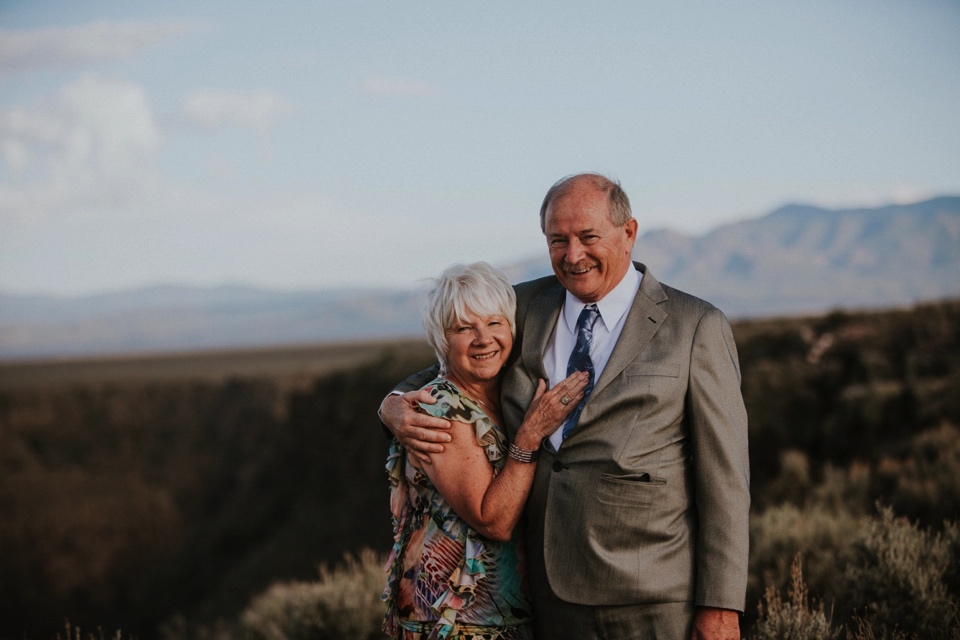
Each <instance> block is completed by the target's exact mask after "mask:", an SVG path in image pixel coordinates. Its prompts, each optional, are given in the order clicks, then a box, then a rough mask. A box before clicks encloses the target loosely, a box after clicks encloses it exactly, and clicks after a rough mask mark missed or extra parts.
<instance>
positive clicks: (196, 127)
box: [0, 0, 960, 295]
mask: <svg viewBox="0 0 960 640" xmlns="http://www.w3.org/2000/svg"><path fill="white" fill-rule="evenodd" d="M958 69H960V3H958V2H955V1H952V0H942V1H933V0H919V1H916V2H892V1H884V0H874V1H870V2H865V1H864V2H859V1H836V0H832V1H820V0H808V1H806V2H778V1H775V2H771V1H769V0H751V1H742V2H722V3H721V2H635V3H625V2H621V3H612V2H592V3H584V2H551V3H546V2H527V3H512V2H511V3H508V2H484V3H469V4H468V3H450V2H419V3H401V2H386V1H383V2H373V1H370V2H367V1H352V2H325V1H320V0H314V1H310V2H307V1H303V2H272V3H265V2H256V3H253V2H223V1H221V0H207V1H205V2H194V1H191V2H175V1H174V2H149V3H148V2H130V1H126V2H104V1H96V0H92V1H85V2H66V1H64V0H51V1H45V2H36V1H7V0H0V291H3V292H7V293H47V294H58V295H80V294H87V293H93V292H103V291H114V290H119V289H125V288H132V287H138V286H143V285H149V284H156V283H178V284H191V285H203V286H206V285H214V284H220V283H244V284H251V285H255V286H261V287H271V288H281V289H318V288H334V287H336V288H341V287H372V286H377V285H385V286H390V287H398V286H400V287H410V286H414V285H416V284H417V281H418V279H420V278H423V277H425V276H431V275H434V274H436V273H438V272H439V271H440V270H441V269H442V268H443V267H444V266H446V265H448V264H450V263H452V262H466V261H473V260H481V259H485V260H488V261H490V262H493V263H495V264H504V263H508V262H511V261H514V260H516V259H522V258H526V257H530V256H532V255H537V254H538V253H539V252H541V251H543V250H544V243H543V239H542V236H541V235H540V232H539V227H538V223H537V210H538V207H539V204H540V200H541V198H542V196H543V193H544V192H545V191H546V189H547V188H548V187H549V186H550V185H551V184H552V183H553V182H554V181H555V180H556V179H558V178H560V177H562V176H564V175H567V174H570V173H575V172H579V171H584V170H595V171H601V172H604V173H607V174H608V175H611V176H613V177H616V178H618V179H619V180H620V181H621V182H622V184H623V186H624V188H625V189H626V190H627V192H628V194H629V195H630V197H631V200H632V202H633V207H634V214H635V216H636V217H637V219H638V221H639V223H640V228H641V232H642V231H645V230H649V229H652V228H659V227H671V228H673V229H676V230H679V231H683V232H687V233H698V234H699V233H703V232H705V231H708V230H709V229H712V228H714V227H716V226H717V225H720V224H723V223H725V222H731V221H735V220H740V219H744V218H751V217H756V216H759V215H762V214H764V213H766V212H768V211H769V210H771V209H772V208H774V207H777V206H779V205H782V204H785V203H787V202H809V203H814V204H821V205H825V206H861V205H863V206H873V205H877V204H881V203H887V202H908V201H915V200H919V199H923V198H926V197H930V196H933V195H942V194H957V193H960V116H958V114H960V71H958ZM651 266H652V267H653V268H654V269H655V265H651Z"/></svg>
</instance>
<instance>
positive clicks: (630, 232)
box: [623, 218, 637, 245]
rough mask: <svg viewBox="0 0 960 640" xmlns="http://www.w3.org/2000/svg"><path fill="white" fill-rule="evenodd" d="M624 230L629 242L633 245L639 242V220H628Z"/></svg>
mask: <svg viewBox="0 0 960 640" xmlns="http://www.w3.org/2000/svg"><path fill="white" fill-rule="evenodd" d="M623 228H624V230H626V232H627V240H629V241H630V244H631V245H632V244H633V243H634V242H636V241H637V219H636V218H630V219H629V220H627V224H625V225H623Z"/></svg>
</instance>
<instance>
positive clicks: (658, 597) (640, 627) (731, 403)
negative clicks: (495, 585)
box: [381, 174, 750, 640]
mask: <svg viewBox="0 0 960 640" xmlns="http://www.w3.org/2000/svg"><path fill="white" fill-rule="evenodd" d="M540 224H541V228H542V229H543V232H544V234H545V235H546V239H547V246H548V248H549V251H550V260H551V263H552V265H553V271H554V274H555V276H551V277H547V278H541V279H539V280H534V281H532V282H526V283H523V284H520V285H518V286H517V287H516V291H517V318H516V326H517V338H516V342H515V344H514V348H513V354H512V356H511V359H510V362H509V363H508V365H507V370H506V372H505V374H504V376H503V381H502V386H501V402H502V410H503V416H504V421H505V422H506V425H505V426H506V427H507V429H508V431H509V432H511V433H512V432H513V431H514V430H515V429H516V428H517V427H518V425H519V424H520V422H521V420H522V418H523V415H524V410H525V409H526V407H527V404H528V403H529V401H530V399H531V398H532V397H533V395H534V391H535V389H536V386H537V381H538V380H539V379H547V380H548V381H549V382H550V386H551V387H552V386H553V385H554V384H556V383H557V382H559V381H560V380H563V378H565V377H566V376H567V375H568V371H574V370H583V371H588V372H590V384H589V385H588V389H587V391H588V392H589V393H588V394H587V397H586V398H585V400H584V401H583V403H582V406H581V407H579V408H578V409H576V410H574V412H573V414H572V415H571V418H570V419H568V421H567V422H566V423H565V424H564V425H563V426H562V427H561V428H560V429H558V430H557V432H556V433H554V434H553V435H552V436H551V437H550V438H548V439H546V440H544V442H543V446H542V447H541V448H540V449H539V450H538V451H536V452H522V451H521V452H520V455H521V456H522V457H524V458H526V459H533V460H536V462H535V464H536V465H537V468H536V477H535V478H536V479H535V481H534V485H533V489H532V490H531V493H530V498H529V500H528V502H527V506H526V522H525V527H526V534H525V535H526V538H525V539H526V549H527V554H528V556H529V579H530V585H531V589H532V591H533V596H534V602H535V608H536V618H537V631H538V637H540V638H542V639H543V640H554V639H558V638H576V639H578V640H579V639H581V638H610V639H614V638H616V639H620V638H670V639H681V640H685V639H686V638H694V639H710V640H714V639H723V640H727V639H731V640H732V639H735V638H739V614H738V612H739V611H742V610H743V606H744V598H745V591H746V581H747V548H748V523H747V517H748V510H749V505H750V493H749V465H748V457H747V417H746V412H745V410H744V406H743V400H742V397H741V395H740V370H739V363H738V360H737V352H736V347H735V345H734V341H733V335H732V333H731V330H730V325H729V323H728V322H727V320H726V318H725V317H724V316H723V314H722V313H721V312H720V311H719V310H717V309H716V308H715V307H713V306H712V305H710V304H709V303H706V302H704V301H702V300H699V299H697V298H695V297H693V296H691V295H688V294H686V293H683V292H681V291H678V290H676V289H673V288H671V287H668V286H667V285H664V284H661V283H660V282H658V281H657V280H656V279H655V278H654V277H653V275H652V274H651V273H650V272H649V271H648V270H647V268H646V266H644V265H642V264H639V263H633V262H632V261H631V251H632V249H633V245H634V242H635V241H636V236H637V221H636V220H635V219H634V218H633V216H632V214H631V212H630V203H629V200H628V199H627V196H626V194H625V193H624V192H623V190H622V189H621V188H620V185H619V184H617V183H615V182H613V181H611V180H608V179H607V178H605V177H603V176H600V175H596V174H581V175H576V176H571V177H568V178H565V179H563V180H561V181H559V182H558V183H556V184H555V185H553V187H551V189H550V190H549V191H548V192H547V195H546V197H545V198H544V201H543V205H542V207H541V209H540ZM420 375H424V374H420ZM421 380H422V379H421V378H418V377H417V376H413V377H411V379H410V380H408V381H407V383H406V384H405V385H401V387H399V390H401V391H408V393H406V394H405V395H392V396H388V397H387V398H386V399H385V400H384V402H383V404H382V405H381V416H382V418H383V421H384V423H385V424H386V425H387V426H388V427H389V428H390V429H391V431H393V432H394V433H395V434H397V436H398V438H400V440H401V441H402V442H403V443H404V444H405V445H406V446H407V447H408V448H411V449H415V450H417V451H419V452H422V453H424V454H427V453H429V452H434V451H439V450H442V443H443V442H445V441H447V439H448V438H447V436H446V433H445V432H444V431H443V428H444V427H446V426H447V425H446V424H445V423H444V422H443V421H438V420H435V419H432V418H430V417H428V416H424V415H422V414H419V413H416V412H414V411H413V409H412V403H413V401H415V400H426V401H429V400H427V399H425V398H422V397H421V396H420V395H419V394H418V393H417V392H414V391H409V390H411V389H415V388H418V387H419V384H417V383H418V382H420V381H421Z"/></svg>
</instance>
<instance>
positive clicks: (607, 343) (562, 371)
mask: <svg viewBox="0 0 960 640" xmlns="http://www.w3.org/2000/svg"><path fill="white" fill-rule="evenodd" d="M642 277H643V274H642V273H640V272H639V271H637V270H636V269H635V268H634V267H633V264H631V265H630V268H629V269H627V273H626V275H624V277H623V279H622V280H620V282H619V283H618V284H617V286H616V287H614V288H613V289H612V290H611V291H610V293H608V294H607V295H605V296H604V297H603V298H601V299H600V301H599V302H597V310H598V311H599V312H600V317H599V318H598V319H597V323H596V324H595V325H594V326H593V342H591V344H590V360H591V361H592V362H593V370H594V378H593V380H594V384H596V381H597V380H599V379H600V374H602V373H603V368H604V367H605V366H607V361H608V360H609V359H610V354H612V353H613V347H614V346H615V345H616V344H617V340H618V339H619V338H620V334H621V333H622V332H623V325H624V324H625V323H626V320H627V311H629V310H630V306H631V305H632V304H633V300H634V298H636V297H637V291H639V290H640V280H641V279H642ZM585 306H586V303H584V302H581V301H580V300H578V299H577V298H575V297H574V295H573V294H572V293H570V292H569V291H567V295H566V298H565V299H564V301H563V309H562V310H561V312H560V317H559V318H558V319H557V325H556V326H555V327H554V328H553V333H551V334H550V339H549V341H548V342H547V350H546V352H545V353H544V354H543V369H544V371H546V372H547V375H548V376H550V380H549V383H550V388H553V387H554V386H555V385H556V384H557V383H559V382H562V381H563V379H564V378H566V377H567V362H568V361H569V360H570V354H571V353H573V348H574V347H575V346H576V344H577V318H579V317H580V312H581V311H583V308H584V307H585ZM588 401H589V400H588ZM561 442H563V425H561V426H560V428H559V429H557V430H556V431H554V432H553V435H551V436H550V443H551V444H552V445H553V450H554V451H557V450H558V449H559V448H560V443H561Z"/></svg>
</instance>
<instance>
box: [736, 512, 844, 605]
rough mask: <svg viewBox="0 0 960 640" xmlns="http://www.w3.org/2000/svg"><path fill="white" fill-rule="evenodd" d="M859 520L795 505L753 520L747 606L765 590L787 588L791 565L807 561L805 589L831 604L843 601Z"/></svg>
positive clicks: (761, 515)
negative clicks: (846, 565)
mask: <svg viewBox="0 0 960 640" xmlns="http://www.w3.org/2000/svg"><path fill="white" fill-rule="evenodd" d="M860 526H861V525H860V519H859V518H857V517H855V516H853V515H851V514H849V513H847V512H844V511H840V512H833V511H829V510H826V509H823V508H821V507H818V506H817V507H811V508H808V509H800V508H799V507H796V506H794V505H791V504H785V505H780V506H777V507H771V508H769V509H767V510H766V511H764V512H763V513H761V514H758V515H755V516H754V517H752V518H751V520H750V565H749V569H750V582H749V587H748V592H749V602H751V603H756V602H757V601H758V600H759V598H760V594H761V593H764V592H765V591H766V590H768V589H770V588H773V589H777V590H779V589H783V588H785V587H786V586H787V583H788V580H790V576H791V573H790V562H791V559H792V558H795V557H796V556H797V555H801V556H803V557H804V558H806V559H807V560H806V575H807V584H809V585H810V588H811V590H812V591H813V592H814V593H816V594H817V595H819V596H820V597H823V598H825V599H826V600H827V602H828V603H829V602H833V601H834V600H836V599H838V598H841V597H843V592H842V582H843V569H842V567H843V565H844V563H845V562H846V559H847V558H848V557H849V556H850V553H851V550H852V544H853V541H854V540H855V538H856V534H857V531H858V529H859V528H860Z"/></svg>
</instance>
